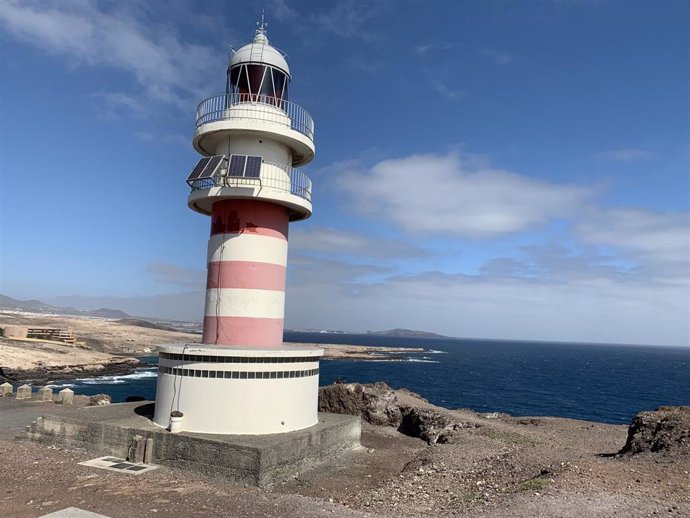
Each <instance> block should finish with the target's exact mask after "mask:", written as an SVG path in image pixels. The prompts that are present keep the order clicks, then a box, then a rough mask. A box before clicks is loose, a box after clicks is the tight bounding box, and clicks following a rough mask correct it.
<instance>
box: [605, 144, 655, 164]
mask: <svg viewBox="0 0 690 518" xmlns="http://www.w3.org/2000/svg"><path fill="white" fill-rule="evenodd" d="M650 156H651V153H650V152H649V151H646V150H644V149H639V148H631V147H628V148H620V149H610V150H608V151H601V152H599V153H597V154H596V155H594V158H596V159H597V160H609V161H612V162H633V161H635V160H641V159H644V158H649V157H650Z"/></svg>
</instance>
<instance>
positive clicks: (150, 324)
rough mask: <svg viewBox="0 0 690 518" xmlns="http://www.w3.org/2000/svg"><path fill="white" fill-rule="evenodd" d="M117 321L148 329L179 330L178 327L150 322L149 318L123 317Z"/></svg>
mask: <svg viewBox="0 0 690 518" xmlns="http://www.w3.org/2000/svg"><path fill="white" fill-rule="evenodd" d="M117 323H118V324H125V325H128V326H138V327H145V328H147V329H158V330H160V331H177V329H175V328H173V327H170V326H166V325H163V324H155V323H153V322H149V321H148V320H142V319H140V318H121V319H120V320H118V321H117Z"/></svg>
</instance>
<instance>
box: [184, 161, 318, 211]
mask: <svg viewBox="0 0 690 518" xmlns="http://www.w3.org/2000/svg"><path fill="white" fill-rule="evenodd" d="M264 166H268V167H264ZM189 185H190V187H191V188H192V191H196V190H199V189H210V188H212V187H259V188H262V187H269V188H271V189H276V190H279V191H283V192H289V193H290V194H294V195H295V196H299V197H300V198H303V199H305V200H307V201H309V202H311V178H309V176H307V175H306V174H305V173H304V172H302V171H300V170H299V169H295V168H294V167H290V166H286V165H282V164H274V163H271V162H264V163H263V166H262V167H261V175H260V176H258V177H253V176H227V175H219V174H216V175H214V176H212V177H210V178H199V179H197V180H190V181H189Z"/></svg>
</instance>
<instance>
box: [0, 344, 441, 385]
mask: <svg viewBox="0 0 690 518" xmlns="http://www.w3.org/2000/svg"><path fill="white" fill-rule="evenodd" d="M286 345H294V346H308V347H316V348H320V349H323V350H324V356H323V360H334V361H338V360H357V361H401V360H403V359H404V356H403V354H408V353H423V352H427V351H428V349H425V348H423V347H383V346H366V345H350V344H316V343H296V342H286ZM156 354H157V352H156V351H147V352H142V353H138V354H131V353H130V354H109V353H102V352H97V351H90V350H86V349H80V348H75V347H72V346H67V345H63V344H56V343H54V342H39V341H32V342H23V341H22V342H20V341H16V340H6V339H2V341H0V358H2V360H0V362H1V363H0V382H4V381H8V382H12V383H31V384H37V385H45V384H48V383H51V382H53V381H56V380H62V381H67V380H73V379H84V378H93V377H99V376H124V375H127V374H132V373H134V372H135V371H136V370H137V369H139V368H142V367H144V366H145V364H144V363H143V362H141V360H139V358H140V357H143V356H152V355H156Z"/></svg>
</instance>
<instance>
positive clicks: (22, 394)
mask: <svg viewBox="0 0 690 518" xmlns="http://www.w3.org/2000/svg"><path fill="white" fill-rule="evenodd" d="M14 397H15V398H16V399H31V385H22V386H20V387H19V388H18V389H17V395H16V396H14Z"/></svg>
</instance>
